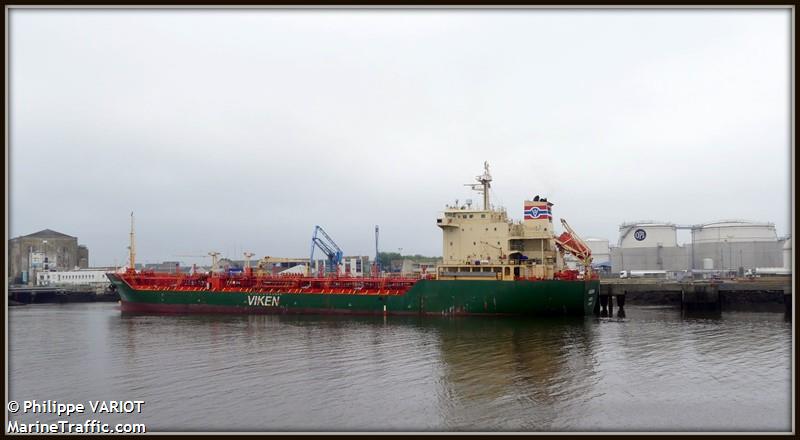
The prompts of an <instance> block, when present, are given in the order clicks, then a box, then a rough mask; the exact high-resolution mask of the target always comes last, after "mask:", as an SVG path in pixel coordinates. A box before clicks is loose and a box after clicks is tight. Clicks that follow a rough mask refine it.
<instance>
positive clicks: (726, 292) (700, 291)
mask: <svg viewBox="0 0 800 440" xmlns="http://www.w3.org/2000/svg"><path fill="white" fill-rule="evenodd" d="M792 296H793V293H792V286H791V278H789V277H780V278H766V279H764V278H762V279H755V280H723V281H715V282H709V281H705V280H703V281H688V282H677V281H668V280H653V279H636V280H630V279H627V280H626V279H601V280H600V300H599V301H598V303H599V305H600V306H601V310H600V316H613V301H614V297H616V299H617V305H618V306H619V307H620V310H619V311H618V313H617V315H618V316H620V314H622V315H623V316H624V313H625V312H624V306H625V304H626V303H627V304H639V305H671V306H675V307H680V308H681V309H686V310H704V311H721V310H740V311H755V312H765V311H774V312H785V313H787V314H788V315H790V316H791V310H792V309H791V307H792V303H793V301H792V299H793V298H792ZM605 306H607V307H605ZM603 310H605V314H603Z"/></svg>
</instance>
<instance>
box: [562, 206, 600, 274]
mask: <svg viewBox="0 0 800 440" xmlns="http://www.w3.org/2000/svg"><path fill="white" fill-rule="evenodd" d="M561 224H562V225H563V226H564V229H566V231H565V232H563V233H562V234H561V235H560V236H558V237H556V245H557V246H558V248H559V249H561V250H562V251H567V252H569V253H571V254H572V255H574V256H575V258H577V259H578V260H579V261H580V262H581V264H583V267H584V270H585V273H586V279H590V278H591V277H592V251H591V249H589V245H588V244H586V242H584V241H583V240H582V239H581V238H580V237H579V236H578V234H577V233H576V232H575V231H573V230H572V228H570V227H569V224H568V223H567V221H566V220H564V219H563V218H562V219H561Z"/></svg>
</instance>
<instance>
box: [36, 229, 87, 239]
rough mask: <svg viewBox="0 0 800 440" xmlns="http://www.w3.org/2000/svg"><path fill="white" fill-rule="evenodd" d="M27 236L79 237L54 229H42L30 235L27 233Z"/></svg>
mask: <svg viewBox="0 0 800 440" xmlns="http://www.w3.org/2000/svg"><path fill="white" fill-rule="evenodd" d="M24 237H25V238H77V237H73V236H71V235H67V234H62V233H60V232H57V231H54V230H52V229H42V230H41V231H39V232H34V233H33V234H30V235H25V236H24Z"/></svg>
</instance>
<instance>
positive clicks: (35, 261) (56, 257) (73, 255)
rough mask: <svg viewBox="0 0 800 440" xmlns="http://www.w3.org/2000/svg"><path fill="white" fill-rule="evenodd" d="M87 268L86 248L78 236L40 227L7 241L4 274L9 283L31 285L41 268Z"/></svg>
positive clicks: (47, 269)
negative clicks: (80, 242) (40, 229)
mask: <svg viewBox="0 0 800 440" xmlns="http://www.w3.org/2000/svg"><path fill="white" fill-rule="evenodd" d="M76 267H77V268H83V269H85V268H87V267H89V249H87V248H86V246H83V245H79V244H78V238H77V237H73V236H71V235H67V234H62V233H61V232H56V231H53V230H51V229H44V230H42V231H39V232H35V233H33V234H30V235H25V236H21V237H16V238H12V239H10V240H8V277H9V282H10V283H11V284H30V285H32V284H34V282H35V281H36V280H37V274H38V273H39V272H44V271H48V272H49V271H51V270H57V271H67V270H72V269H75V268H76Z"/></svg>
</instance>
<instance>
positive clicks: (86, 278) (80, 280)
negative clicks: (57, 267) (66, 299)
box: [36, 267, 115, 287]
mask: <svg viewBox="0 0 800 440" xmlns="http://www.w3.org/2000/svg"><path fill="white" fill-rule="evenodd" d="M114 270H115V268H113V267H93V268H89V269H78V270H67V271H48V272H44V271H42V272H39V273H37V274H36V285H37V286H98V285H100V286H101V287H102V286H106V285H108V284H109V283H110V281H109V279H108V277H107V276H106V273H108V272H113V271H114Z"/></svg>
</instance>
